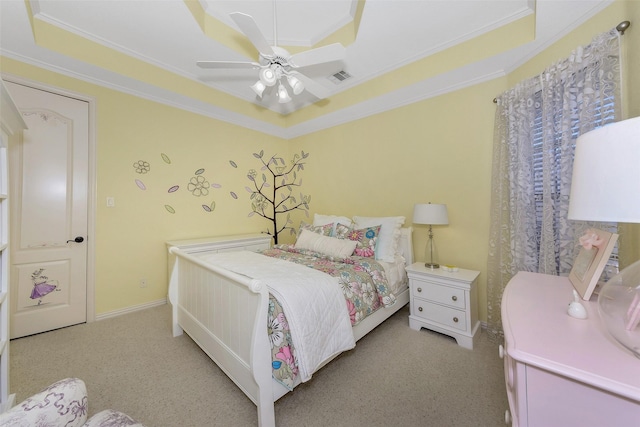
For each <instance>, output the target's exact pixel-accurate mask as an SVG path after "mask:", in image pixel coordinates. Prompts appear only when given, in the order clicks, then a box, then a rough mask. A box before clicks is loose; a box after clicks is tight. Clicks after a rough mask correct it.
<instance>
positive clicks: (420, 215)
mask: <svg viewBox="0 0 640 427" xmlns="http://www.w3.org/2000/svg"><path fill="white" fill-rule="evenodd" d="M413 223H414V224H429V225H444V224H449V216H448V215H447V205H436V204H432V203H421V204H416V205H414V207H413Z"/></svg>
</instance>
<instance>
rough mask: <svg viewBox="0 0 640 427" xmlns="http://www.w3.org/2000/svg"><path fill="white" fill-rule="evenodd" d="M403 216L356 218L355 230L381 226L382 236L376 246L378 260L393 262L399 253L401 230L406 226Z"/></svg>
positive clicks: (354, 221) (354, 222) (354, 218)
mask: <svg viewBox="0 0 640 427" xmlns="http://www.w3.org/2000/svg"><path fill="white" fill-rule="evenodd" d="M404 220H405V217H403V216H386V217H364V216H354V217H353V224H354V225H353V226H354V228H358V229H359V228H364V227H373V226H376V225H380V235H379V238H378V244H377V246H376V259H378V260H382V261H386V262H393V261H394V259H395V256H396V252H397V251H398V242H399V240H400V228H401V227H402V225H403V224H404Z"/></svg>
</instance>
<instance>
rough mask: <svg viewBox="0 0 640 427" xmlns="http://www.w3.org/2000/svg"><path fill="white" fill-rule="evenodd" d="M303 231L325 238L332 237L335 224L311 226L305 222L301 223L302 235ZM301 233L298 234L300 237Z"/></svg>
mask: <svg viewBox="0 0 640 427" xmlns="http://www.w3.org/2000/svg"><path fill="white" fill-rule="evenodd" d="M302 230H309V231H311V232H313V233H316V234H321V235H323V236H330V235H331V231H333V223H331V224H324V225H311V224H307V223H306V222H304V221H300V233H301V232H302ZM300 233H298V235H300Z"/></svg>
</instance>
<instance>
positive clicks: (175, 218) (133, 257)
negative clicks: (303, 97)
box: [0, 0, 640, 321]
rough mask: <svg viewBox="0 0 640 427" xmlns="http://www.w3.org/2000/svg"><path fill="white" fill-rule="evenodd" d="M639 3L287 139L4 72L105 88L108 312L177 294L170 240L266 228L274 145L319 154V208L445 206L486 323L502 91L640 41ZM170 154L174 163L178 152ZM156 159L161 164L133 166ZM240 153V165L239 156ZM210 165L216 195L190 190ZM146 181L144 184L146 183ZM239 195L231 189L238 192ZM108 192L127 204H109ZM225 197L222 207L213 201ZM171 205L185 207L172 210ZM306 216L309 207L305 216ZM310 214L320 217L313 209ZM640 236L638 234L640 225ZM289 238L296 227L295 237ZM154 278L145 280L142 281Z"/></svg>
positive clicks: (448, 243)
mask: <svg viewBox="0 0 640 427" xmlns="http://www.w3.org/2000/svg"><path fill="white" fill-rule="evenodd" d="M638 3H640V2H634V1H622V0H620V1H617V2H616V3H614V4H613V5H612V6H610V7H609V8H607V9H606V10H605V11H603V12H602V13H601V14H599V15H598V16H597V17H595V18H594V19H592V20H590V21H589V22H588V23H586V24H585V25H583V26H581V27H580V28H578V29H576V30H574V31H573V32H571V33H570V34H569V35H568V36H567V37H565V38H563V39H562V40H560V41H559V42H558V43H556V44H554V45H553V46H551V47H550V48H549V49H547V50H546V51H545V52H543V53H542V54H540V55H539V56H537V57H536V58H533V59H532V60H531V61H530V62H529V63H527V64H525V65H524V66H522V67H520V68H519V69H518V70H516V71H514V72H513V73H511V74H510V75H509V76H507V77H503V78H499V79H495V80H493V81H489V82H485V83H482V84H478V85H476V86H473V87H470V88H466V89H462V90H459V91H457V92H454V93H451V94H446V95H442V96H439V97H437V98H433V99H430V100H425V101H422V102H418V103H415V104H412V105H409V106H406V107H403V108H399V109H396V110H393V111H390V112H386V113H382V114H378V115H376V116H372V117H369V118H365V119H361V120H358V121H355V122H352V123H347V124H344V125H341V126H337V127H335V128H332V129H328V130H324V131H320V132H317V133H314V134H311V135H306V136H302V137H299V138H296V139H295V140H293V141H283V140H280V139H278V138H275V137H271V136H268V135H264V134H261V133H258V132H254V131H251V130H247V129H244V128H241V127H237V126H234V125H230V124H227V123H224V122H220V121H217V120H213V119H209V118H206V117H203V116H199V115H196V114H192V113H188V112H185V111H181V110H177V109H175V108H171V107H167V106H164V105H160V104H157V103H153V102H150V101H146V100H143V99H139V98H136V97H133V96H129V95H125V94H122V93H119V92H116V91H113V90H109V89H105V88H101V87H98V86H95V85H92V84H88V83H85V82H82V81H79V80H75V79H71V78H68V77H65V76H61V75H57V74H55V73H52V72H48V71H45V70H42V69H38V68H35V67H32V66H29V65H26V64H22V63H19V62H16V61H13V60H9V59H7V58H2V63H1V64H0V65H1V71H2V72H6V73H10V74H13V75H16V76H20V77H23V78H28V79H32V80H34V81H37V82H42V83H46V84H50V85H53V86H57V87H60V88H63V89H66V90H70V91H75V92H79V93H82V94H85V95H88V96H92V97H95V99H96V102H97V124H96V125H97V156H98V165H97V178H98V183H97V195H96V199H97V206H98V208H97V226H96V228H97V230H96V236H95V242H96V258H97V259H96V310H97V314H104V313H109V312H112V311H116V310H119V309H126V308H127V307H131V306H135V305H138V304H144V303H148V302H152V301H157V300H158V299H161V298H163V297H164V296H165V295H166V291H167V289H166V271H167V269H166V267H167V265H166V255H165V247H164V242H165V241H166V240H170V239H177V238H187V237H193V236H203V235H222V234H233V233H246V232H256V231H261V230H265V229H266V227H267V225H268V224H267V222H266V221H264V220H261V219H258V218H255V217H254V218H248V217H247V214H248V213H249V211H250V204H249V201H248V197H247V193H246V191H245V190H244V187H245V186H246V185H247V184H248V183H249V181H248V180H247V178H246V172H247V170H248V169H251V168H255V169H257V168H259V164H258V163H257V161H256V159H255V158H253V156H252V153H253V152H256V151H259V150H261V149H264V150H265V151H266V152H267V153H268V154H279V155H282V156H283V157H284V158H285V159H287V160H288V159H289V158H290V157H291V156H292V155H293V154H294V153H296V152H299V151H300V150H304V151H306V152H308V153H310V157H309V159H308V163H307V166H306V168H305V170H304V171H303V172H302V173H303V174H304V175H303V183H304V184H303V192H304V193H305V194H310V195H311V196H312V199H311V210H312V212H311V213H313V212H318V213H325V214H329V213H331V214H341V215H347V216H351V215H367V216H382V215H394V216H395V215H404V216H406V217H407V225H411V215H412V209H413V205H414V203H425V202H429V201H431V202H434V203H446V204H447V205H448V208H449V221H450V224H449V225H448V226H437V227H435V228H434V231H435V236H436V244H437V248H438V252H439V259H440V261H441V262H445V263H452V264H457V265H459V266H460V267H463V268H470V269H475V270H480V271H481V275H480V292H479V299H480V301H479V307H478V308H479V311H480V318H481V320H483V321H484V320H486V263H487V245H488V242H487V240H488V233H489V217H488V215H489V201H490V182H491V156H492V140H493V120H494V111H495V105H494V104H493V103H492V99H493V98H494V97H495V96H496V95H498V94H499V93H501V92H502V91H504V90H506V89H507V88H508V87H510V86H512V85H513V84H515V83H517V82H518V81H520V80H522V79H524V78H528V77H531V76H533V75H536V74H538V73H539V72H541V71H542V70H543V69H544V68H545V67H546V66H547V65H549V64H550V63H552V62H554V61H556V60H557V59H559V58H562V57H565V56H567V55H568V53H569V52H570V51H571V50H572V49H574V48H575V47H576V46H577V45H580V44H585V43H588V42H589V40H590V39H591V38H592V37H593V35H595V34H597V33H600V32H603V31H606V30H607V29H609V28H612V27H613V26H615V25H617V24H618V23H619V22H620V21H622V20H625V19H628V20H630V21H631V22H632V27H631V29H630V30H629V31H628V32H627V34H626V35H625V36H624V37H625V38H626V37H628V39H627V40H628V41H625V43H628V44H629V45H631V46H640V31H638V29H637V28H635V29H634V26H633V25H634V24H633V23H636V25H640V6H639V4H638ZM636 52H640V49H635V50H634V49H628V57H627V58H626V63H627V65H628V67H629V70H628V75H629V76H634V75H635V76H637V75H640V53H636ZM630 80H631V81H630V82H629V84H628V85H627V87H626V90H625V96H626V97H627V101H628V115H629V116H634V115H640V104H639V102H640V82H638V81H637V79H633V78H631V79H630ZM162 154H165V156H166V157H167V158H168V159H169V160H170V163H167V162H166V161H165V160H163V158H162ZM138 160H144V161H148V162H149V163H150V165H151V169H150V171H149V173H147V174H144V175H139V174H136V173H135V171H134V167H133V164H134V162H137V161H138ZM230 160H232V161H234V162H235V163H236V164H237V165H238V167H237V168H234V167H232V166H231V164H230V162H229V161H230ZM200 168H203V169H205V172H203V174H202V175H203V176H205V177H206V178H207V179H208V181H209V182H210V183H216V184H220V185H221V188H219V189H210V195H209V196H208V197H201V198H197V197H195V196H193V195H192V194H191V193H189V192H188V191H187V188H186V187H187V184H188V182H189V180H190V179H191V178H192V177H193V176H195V171H196V170H198V169H200ZM135 179H140V180H141V181H142V182H143V183H144V184H145V187H146V190H141V189H140V188H139V187H138V186H137V185H136V183H135ZM174 185H179V186H180V189H179V190H178V191H176V192H174V193H169V192H168V189H169V188H171V187H172V186H174ZM231 191H233V192H235V193H236V194H237V195H238V196H239V198H238V200H236V199H233V198H232V197H231V196H230V194H229V193H230V192H231ZM106 197H114V198H115V203H116V206H115V207H114V208H107V207H106V206H105V200H106ZM212 201H215V202H216V208H215V210H214V211H213V212H205V210H204V209H203V208H202V207H201V205H202V204H207V205H209V204H210V203H211V202H212ZM165 205H170V206H171V207H172V208H173V209H174V210H175V212H176V213H174V214H172V213H169V211H168V210H167V209H166V208H165ZM294 218H295V219H296V223H297V222H298V221H299V220H300V219H304V216H303V215H300V214H297V215H295V216H294ZM309 221H310V219H309ZM638 234H640V232H639V233H638ZM290 240H291V239H287V238H284V239H283V241H284V242H286V241H290ZM426 240H427V229H426V227H424V226H415V227H414V249H415V255H416V259H417V260H419V261H424V259H425V245H426ZM141 278H146V279H147V281H148V286H147V288H144V289H141V288H140V287H139V285H138V281H139V279H141Z"/></svg>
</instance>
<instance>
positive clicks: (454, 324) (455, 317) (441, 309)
mask: <svg viewBox="0 0 640 427" xmlns="http://www.w3.org/2000/svg"><path fill="white" fill-rule="evenodd" d="M411 314H412V315H414V316H417V317H421V318H424V319H426V320H429V321H431V322H436V323H440V324H442V325H446V326H448V327H450V328H455V329H459V330H461V331H466V330H467V314H466V312H464V311H461V310H456V309H455V308H450V307H445V306H443V305H440V304H434V303H431V302H428V301H425V300H422V299H417V298H416V299H414V300H413V302H412V306H411Z"/></svg>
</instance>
